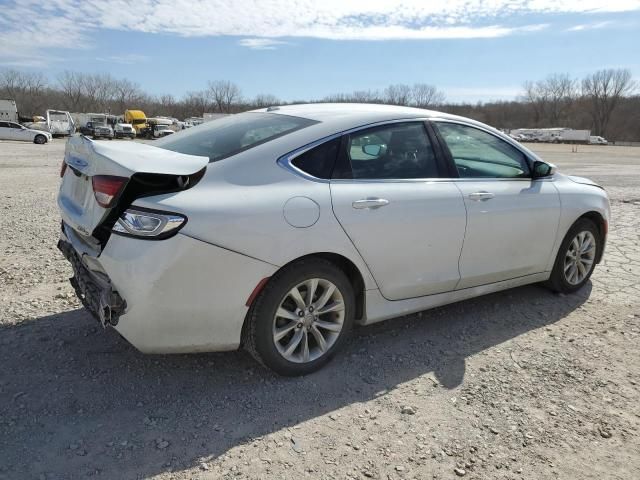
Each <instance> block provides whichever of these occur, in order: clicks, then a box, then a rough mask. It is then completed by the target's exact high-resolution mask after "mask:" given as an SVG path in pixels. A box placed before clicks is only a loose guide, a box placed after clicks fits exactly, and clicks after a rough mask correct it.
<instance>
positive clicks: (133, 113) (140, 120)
mask: <svg viewBox="0 0 640 480" xmlns="http://www.w3.org/2000/svg"><path fill="white" fill-rule="evenodd" d="M124 123H130V124H131V125H133V128H134V129H135V131H136V135H143V134H144V133H145V132H146V131H147V128H148V125H147V116H146V115H145V114H144V112H143V111H142V110H125V111H124Z"/></svg>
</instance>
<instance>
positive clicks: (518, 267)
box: [434, 121, 560, 289]
mask: <svg viewBox="0 0 640 480" xmlns="http://www.w3.org/2000/svg"><path fill="white" fill-rule="evenodd" d="M434 125H435V127H436V129H437V131H438V132H439V135H440V139H441V140H442V143H443V144H444V146H446V148H445V151H446V150H448V151H447V152H446V154H448V155H450V160H451V161H452V162H453V163H454V164H455V167H456V169H457V171H458V174H459V178H458V179H457V180H456V181H455V183H456V185H457V186H458V188H459V189H460V192H461V193H462V195H463V197H464V203H465V206H466V208H467V228H466V233H465V238H464V245H463V247H462V254H461V255H460V275H461V279H460V283H459V284H458V286H457V288H458V289H462V288H468V287H474V286H477V285H484V284H489V283H494V282H499V281H502V280H507V279H512V278H517V277H522V276H525V275H530V274H534V273H540V272H543V271H544V270H545V268H546V266H547V264H548V262H549V258H550V256H551V254H552V250H553V245H554V242H555V238H556V231H557V228H558V221H559V218H560V198H559V194H558V191H557V189H556V188H555V186H554V184H553V179H552V178H543V179H532V175H531V165H530V163H531V162H530V161H529V160H528V158H527V156H526V154H525V153H524V152H523V151H521V150H520V149H518V148H516V147H515V146H514V145H512V144H511V143H508V142H507V141H505V140H504V139H502V138H500V137H499V136H497V135H495V134H494V133H491V132H489V131H487V130H483V129H481V128H479V127H476V126H472V125H466V124H462V123H457V122H449V121H437V122H434Z"/></svg>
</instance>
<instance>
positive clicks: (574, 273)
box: [545, 218, 602, 293]
mask: <svg viewBox="0 0 640 480" xmlns="http://www.w3.org/2000/svg"><path fill="white" fill-rule="evenodd" d="M601 248H602V238H601V236H600V232H599V230H598V227H597V226H596V224H595V223H593V222H592V221H591V220H589V219H587V218H580V219H578V221H576V222H575V223H574V224H573V225H572V226H571V228H570V229H569V231H568V232H567V235H566V236H565V237H564V240H563V241H562V244H561V245H560V248H559V249H558V255H557V256H556V261H555V263H554V265H553V270H552V272H551V277H549V280H547V282H546V283H545V285H546V286H547V287H548V288H550V289H551V290H553V291H554V292H558V293H573V292H575V291H577V290H580V289H581V288H582V287H583V286H584V284H585V283H587V282H588V281H589V278H590V277H591V274H592V273H593V269H594V268H595V266H596V259H597V258H598V256H599V255H600V249H601Z"/></svg>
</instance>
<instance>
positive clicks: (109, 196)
mask: <svg viewBox="0 0 640 480" xmlns="http://www.w3.org/2000/svg"><path fill="white" fill-rule="evenodd" d="M127 180H128V178H126V177H115V176H113V175H96V176H94V177H91V183H92V184H93V194H94V195H95V197H96V201H97V202H98V203H99V204H100V206H101V207H104V208H110V207H112V206H113V204H114V203H115V201H116V199H117V197H118V195H119V194H120V192H122V189H123V188H124V186H125V184H126V183H127Z"/></svg>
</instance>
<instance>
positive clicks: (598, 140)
mask: <svg viewBox="0 0 640 480" xmlns="http://www.w3.org/2000/svg"><path fill="white" fill-rule="evenodd" d="M589 144H591V145H608V144H609V142H608V141H607V139H606V138H604V137H600V136H598V135H592V136H591V137H589Z"/></svg>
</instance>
